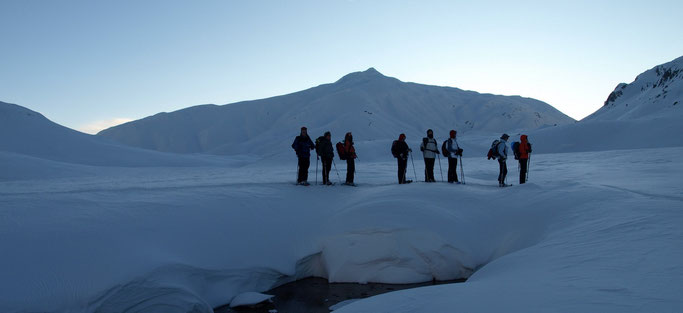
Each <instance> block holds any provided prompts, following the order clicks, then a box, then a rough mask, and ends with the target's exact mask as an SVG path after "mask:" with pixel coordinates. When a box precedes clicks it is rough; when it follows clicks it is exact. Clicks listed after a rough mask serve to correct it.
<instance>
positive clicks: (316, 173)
mask: <svg viewBox="0 0 683 313" xmlns="http://www.w3.org/2000/svg"><path fill="white" fill-rule="evenodd" d="M318 160H320V156H316V157H315V184H316V185H317V184H318Z"/></svg>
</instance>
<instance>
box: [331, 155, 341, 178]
mask: <svg viewBox="0 0 683 313" xmlns="http://www.w3.org/2000/svg"><path fill="white" fill-rule="evenodd" d="M332 164H333V165H334V171H335V172H337V180H339V184H340V185H341V177H339V170H337V162H334V158H333V159H332Z"/></svg>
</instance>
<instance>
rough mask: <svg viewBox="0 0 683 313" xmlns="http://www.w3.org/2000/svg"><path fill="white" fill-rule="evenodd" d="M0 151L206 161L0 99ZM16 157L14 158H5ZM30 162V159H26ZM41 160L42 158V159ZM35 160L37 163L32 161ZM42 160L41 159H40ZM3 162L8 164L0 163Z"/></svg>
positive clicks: (67, 157) (57, 157)
mask: <svg viewBox="0 0 683 313" xmlns="http://www.w3.org/2000/svg"><path fill="white" fill-rule="evenodd" d="M0 153H10V154H12V155H17V154H18V155H24V156H29V157H31V158H28V159H27V158H23V157H22V158H21V160H22V162H24V163H26V162H29V161H26V160H32V159H33V158H38V159H45V160H51V161H58V162H64V163H73V164H85V165H102V166H192V165H206V164H209V162H207V161H205V160H200V159H198V158H193V157H191V156H184V155H171V154H166V153H160V152H156V151H149V150H144V149H138V148H133V147H129V146H124V145H121V144H118V143H115V142H112V141H110V140H108V139H106V138H102V137H97V136H93V135H87V134H84V133H81V132H78V131H75V130H72V129H69V128H66V127H64V126H61V125H58V124H56V123H54V122H52V121H50V120H48V119H47V118H45V117H44V116H43V115H42V114H40V113H38V112H34V111H31V110H29V109H27V108H25V107H22V106H19V105H16V104H10V103H5V102H0ZM7 159H10V160H16V158H7ZM29 163H30V162H29ZM43 163H44V162H43ZM36 164H37V163H36ZM41 164H42V163H41ZM3 166H9V165H7V164H3Z"/></svg>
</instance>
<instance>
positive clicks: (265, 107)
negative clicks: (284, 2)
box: [98, 68, 574, 154]
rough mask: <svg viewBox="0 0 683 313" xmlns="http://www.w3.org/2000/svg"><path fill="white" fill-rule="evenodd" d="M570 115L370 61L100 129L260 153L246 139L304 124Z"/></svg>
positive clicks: (156, 145) (480, 121)
mask: <svg viewBox="0 0 683 313" xmlns="http://www.w3.org/2000/svg"><path fill="white" fill-rule="evenodd" d="M573 122H574V120H573V119H571V118H570V117H568V116H566V115H565V114H563V113H562V112H560V111H558V110H557V109H555V108H553V107H552V106H550V105H549V104H547V103H545V102H542V101H539V100H535V99H531V98H523V97H519V96H499V95H492V94H480V93H477V92H474V91H465V90H461V89H458V88H453V87H441V86H430V85H423V84H418V83H406V82H402V81H400V80H399V79H397V78H393V77H388V76H385V75H383V74H382V73H380V72H379V71H377V70H376V69H374V68H369V69H367V70H365V71H360V72H353V73H349V74H347V75H344V76H343V77H342V78H340V79H338V80H337V81H336V82H334V83H328V84H322V85H319V86H317V87H312V88H309V89H305V90H302V91H298V92H294V93H290V94H286V95H281V96H275V97H270V98H265V99H258V100H249V101H241V102H236V103H231V104H226V105H218V106H207V105H201V106H194V107H188V108H185V109H182V110H178V111H175V112H171V113H166V114H163V115H159V114H156V115H153V116H150V117H146V118H143V119H140V120H137V121H132V122H129V123H126V124H122V125H118V126H115V127H112V128H109V129H106V130H103V131H101V132H100V133H98V135H99V136H104V137H108V138H110V139H112V140H115V141H118V142H121V143H123V144H127V145H131V146H135V147H141V148H146V149H152V150H159V151H166V152H177V153H210V154H242V153H256V154H263V153H264V151H263V149H259V148H255V149H252V148H251V146H250V142H252V143H253V142H262V143H264V144H267V145H277V146H278V148H277V149H285V147H286V145H285V144H284V143H282V141H284V140H285V139H286V138H289V137H291V135H295V134H296V132H297V131H298V129H299V128H300V127H301V126H304V125H305V126H308V128H309V129H310V130H312V132H311V133H312V134H313V135H315V134H317V133H322V132H324V131H327V130H331V131H333V133H337V134H339V133H345V132H347V131H354V132H355V134H356V135H357V136H356V138H357V139H359V140H377V139H388V138H394V137H396V136H397V135H398V134H399V133H403V132H404V133H407V134H410V135H412V136H414V137H417V136H420V135H422V134H423V133H424V131H425V130H426V129H428V128H434V129H458V130H459V131H461V132H467V131H473V130H474V131H496V132H498V131H501V132H503V131H507V130H514V129H534V128H537V127H541V126H548V125H563V124H568V123H573ZM283 133H287V134H288V135H287V136H286V137H285V136H283ZM287 140H288V139H287Z"/></svg>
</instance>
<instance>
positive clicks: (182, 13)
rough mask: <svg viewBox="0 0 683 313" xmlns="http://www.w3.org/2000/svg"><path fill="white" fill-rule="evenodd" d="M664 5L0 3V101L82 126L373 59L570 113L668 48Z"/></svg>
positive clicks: (385, 69) (673, 24)
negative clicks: (0, 45)
mask: <svg viewBox="0 0 683 313" xmlns="http://www.w3.org/2000/svg"><path fill="white" fill-rule="evenodd" d="M681 12H683V2H682V1H680V0H678V1H596V0H592V1H562V2H557V3H556V4H551V2H550V1H476V2H475V1H380V0H377V1H371V0H366V1H363V0H356V1H332V0H329V1H320V0H318V1H33V0H28V1H26V0H17V1H8V0H0V40H1V43H2V47H1V48H0V73H1V75H0V101H4V102H10V103H16V104H19V105H22V106H26V107H28V108H30V109H32V110H35V111H38V112H40V113H43V114H44V115H45V116H47V117H48V118H50V119H51V120H53V121H55V122H57V123H60V124H62V125H65V126H67V127H71V128H74V129H77V130H81V131H86V132H90V133H94V132H97V131H98V130H100V129H103V128H106V127H108V126H111V125H114V124H116V123H121V122H123V121H127V120H131V119H139V118H143V117H145V116H148V115H152V114H155V113H158V112H168V111H174V110H178V109H181V108H185V107H188V106H193V105H198V104H205V103H215V104H226V103H232V102H237V101H242V100H252V99H260V98H266V97H271V96H277V95H282V94H286V93H291V92H296V91H299V90H303V89H307V88H310V87H314V86H317V85H320V84H324V83H330V82H334V81H336V80H337V79H339V78H340V77H342V76H343V75H345V74H348V73H350V72H355V71H362V70H366V69H367V68H369V67H374V68H376V69H377V70H378V71H380V72H382V73H383V74H385V75H387V76H392V77H396V78H398V79H400V80H403V81H410V82H418V83H423V84H430V85H440V86H452V87H457V88H461V89H467V90H474V91H478V92H486V93H495V94H503V95H521V96H524V97H532V98H536V99H539V100H542V101H545V102H548V103H549V104H551V105H553V106H555V107H556V108H558V109H559V110H561V111H562V112H564V113H565V114H568V115H569V116H571V117H573V118H575V119H581V118H583V117H585V116H586V115H588V114H590V113H592V112H594V111H595V110H597V109H598V108H599V107H600V106H601V105H602V103H603V101H604V100H605V99H606V98H607V96H608V95H609V93H610V92H611V91H612V90H613V89H614V87H615V86H616V85H617V84H618V83H620V82H631V81H633V79H634V78H635V76H636V75H638V74H639V73H641V72H643V71H645V70H647V69H649V68H652V67H654V66H656V65H658V64H661V63H665V62H668V61H671V60H673V59H675V58H677V57H679V56H681V55H683V35H681V34H682V33H683V19H682V18H681V17H680V14H681Z"/></svg>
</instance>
